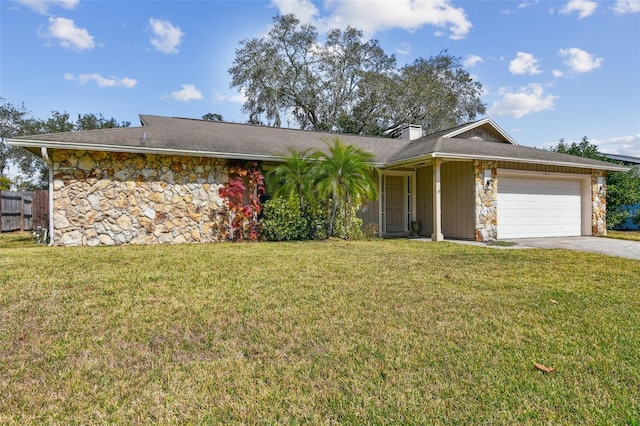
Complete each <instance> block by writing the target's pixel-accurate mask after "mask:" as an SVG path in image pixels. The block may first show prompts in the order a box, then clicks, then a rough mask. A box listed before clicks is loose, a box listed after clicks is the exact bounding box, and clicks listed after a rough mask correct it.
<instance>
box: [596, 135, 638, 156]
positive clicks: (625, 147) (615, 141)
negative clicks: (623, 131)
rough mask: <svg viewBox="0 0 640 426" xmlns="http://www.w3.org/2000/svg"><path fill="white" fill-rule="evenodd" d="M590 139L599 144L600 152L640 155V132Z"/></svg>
mask: <svg viewBox="0 0 640 426" xmlns="http://www.w3.org/2000/svg"><path fill="white" fill-rule="evenodd" d="M589 141H590V142H592V143H594V144H595V145H598V150H599V151H600V152H606V153H607V154H618V155H629V156H631V157H640V133H639V134H637V135H631V136H621V137H614V138H610V139H589Z"/></svg>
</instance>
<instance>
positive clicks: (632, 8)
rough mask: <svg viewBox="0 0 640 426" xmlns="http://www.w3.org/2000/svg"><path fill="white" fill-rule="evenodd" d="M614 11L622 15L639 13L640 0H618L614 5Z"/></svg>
mask: <svg viewBox="0 0 640 426" xmlns="http://www.w3.org/2000/svg"><path fill="white" fill-rule="evenodd" d="M613 11H614V12H615V13H617V14H620V15H623V14H625V13H638V12H640V0H617V1H616V4H614V5H613Z"/></svg>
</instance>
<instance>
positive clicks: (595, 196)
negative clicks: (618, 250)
mask: <svg viewBox="0 0 640 426" xmlns="http://www.w3.org/2000/svg"><path fill="white" fill-rule="evenodd" d="M599 177H602V178H605V181H606V177H607V172H606V171H604V170H592V171H591V232H592V234H593V235H607V185H606V183H605V184H604V185H603V186H602V191H601V192H599V191H598V178H599Z"/></svg>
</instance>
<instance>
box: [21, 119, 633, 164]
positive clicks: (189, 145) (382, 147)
mask: <svg viewBox="0 0 640 426" xmlns="http://www.w3.org/2000/svg"><path fill="white" fill-rule="evenodd" d="M140 121H141V122H142V126H140V127H126V128H116V129H100V130H89V131H82V132H70V133H51V134H46V135H34V136H24V137H19V138H13V139H10V140H9V143H10V144H11V145H17V146H24V147H31V148H34V147H40V146H43V147H49V148H68V149H88V150H105V151H127V152H143V153H144V152H146V153H169V154H182V155H202V156H211V157H215V156H217V157H221V158H240V159H256V160H270V159H272V160H277V159H280V158H282V157H285V156H286V155H287V153H288V149H289V148H295V149H296V150H299V151H303V150H306V149H312V150H316V149H320V150H323V149H325V148H326V144H327V142H329V141H331V140H332V139H333V138H335V137H340V139H341V140H342V141H343V142H344V143H345V144H348V145H354V146H356V147H358V148H361V149H362V150H364V151H366V152H370V153H371V154H373V156H374V162H375V163H376V165H378V166H381V167H389V166H394V165H395V166H397V165H401V164H405V163H407V164H408V163H411V162H418V161H425V160H426V159H428V158H436V157H437V158H467V159H472V158H478V159H496V160H507V161H519V162H533V163H539V164H558V165H566V166H573V167H582V168H595V169H605V170H626V169H625V168H623V167H621V166H617V165H614V164H611V163H607V162H603V161H596V160H591V159H587V158H582V157H575V156H571V155H565V154H559V153H556V152H551V151H545V150H541V149H536V148H529V147H524V146H520V145H513V144H511V143H499V142H489V141H481V140H473V139H461V138H455V137H453V138H445V137H442V135H445V134H447V133H451V129H449V130H447V131H444V132H438V133H435V134H433V135H427V136H424V137H422V138H420V139H416V140H413V141H408V140H402V139H390V138H383V137H370V136H358V135H349V134H337V133H328V132H312V131H306V130H296V129H284V128H277V127H265V126H257V125H250V124H237V123H226V122H217V121H206V120H195V119H188V118H170V117H160V116H155V115H141V116H140ZM477 123H480V122H477ZM485 124H486V123H485ZM468 125H469V124H466V125H464V126H468ZM458 127H460V126H458Z"/></svg>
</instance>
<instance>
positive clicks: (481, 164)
mask: <svg viewBox="0 0 640 426" xmlns="http://www.w3.org/2000/svg"><path fill="white" fill-rule="evenodd" d="M473 168H474V176H475V194H476V196H475V213H474V216H475V239H476V241H481V242H482V241H491V240H495V239H496V238H497V237H498V212H497V210H496V206H497V204H498V187H497V185H496V173H497V169H496V163H495V162H493V161H481V160H475V161H474V162H473ZM486 169H489V170H491V181H490V182H489V185H488V187H486V188H485V186H484V171H485V170H486Z"/></svg>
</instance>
